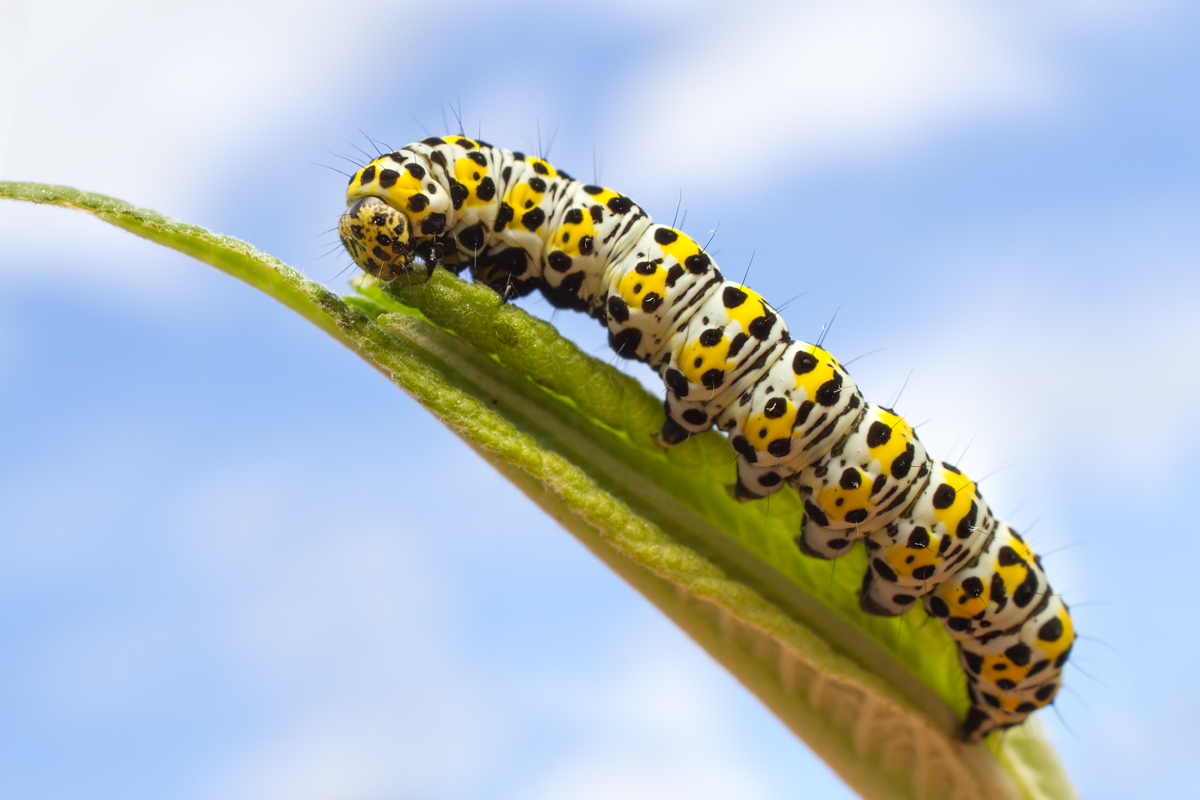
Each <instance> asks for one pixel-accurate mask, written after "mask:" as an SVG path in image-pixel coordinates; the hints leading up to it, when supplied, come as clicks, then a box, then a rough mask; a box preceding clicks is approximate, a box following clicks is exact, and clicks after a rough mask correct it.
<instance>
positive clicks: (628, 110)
mask: <svg viewBox="0 0 1200 800" xmlns="http://www.w3.org/2000/svg"><path fill="white" fill-rule="evenodd" d="M1155 5H1156V6H1157V5H1159V4H1155ZM1105 6H1106V8H1105V13H1100V12H1098V11H1096V10H1095V9H1093V8H1091V7H1090V6H1089V5H1088V4H1067V5H1065V6H1063V7H1057V8H1049V9H1048V8H1044V7H1038V6H1031V5H1028V4H1017V5H1016V6H1010V5H1009V4H983V3H959V2H954V1H953V0H907V2H902V3H897V2H888V0H855V2H839V1H838V0H811V1H810V2H798V3H778V4H774V3H766V4H753V3H749V4H748V3H740V4H736V5H731V6H727V7H721V8H710V9H709V11H710V12H711V13H709V14H707V15H700V14H697V15H694V18H696V19H702V20H703V22H702V23H700V24H694V25H693V27H691V28H687V27H684V28H683V29H682V30H681V31H679V32H678V34H677V35H675V36H671V37H664V41H663V46H662V48H661V49H659V50H658V51H657V52H656V53H655V56H656V57H655V58H654V59H653V60H652V62H651V63H650V64H649V65H647V69H645V70H642V71H639V72H638V73H637V74H636V78H635V79H634V80H631V81H630V84H629V85H628V86H627V87H624V88H625V89H626V93H625V96H624V97H623V98H622V100H623V105H624V108H625V112H624V113H622V114H620V115H619V116H617V118H616V121H615V124H614V125H613V128H612V131H611V133H610V136H609V139H610V141H615V142H618V143H619V144H620V149H621V151H622V156H623V157H624V158H626V159H628V160H629V161H631V162H632V163H633V166H632V167H630V169H631V170H632V169H637V170H643V169H645V170H651V169H652V170H653V171H654V172H655V174H658V175H662V176H663V180H664V181H666V182H667V183H670V182H671V181H670V179H671V178H676V179H684V178H685V177H686V179H687V180H688V181H689V182H690V183H692V184H695V183H697V182H709V183H712V182H728V181H729V180H730V178H731V175H730V173H729V170H731V169H732V170H736V172H735V173H734V174H736V175H737V185H738V186H739V187H741V186H745V185H747V184H752V183H754V182H756V181H757V180H759V177H758V176H766V175H778V173H780V172H782V173H784V174H786V175H793V174H796V173H798V172H800V171H802V170H804V169H806V168H809V167H811V166H812V165H813V164H816V163H822V162H827V161H842V160H862V159H864V158H867V159H870V158H874V157H878V156H890V155H892V154H894V153H896V152H898V151H903V150H904V149H906V148H911V147H913V146H916V145H920V144H923V143H927V142H930V141H936V140H937V139H938V138H939V137H940V136H942V135H944V134H946V133H947V132H951V131H953V130H955V129H956V128H960V127H962V126H964V125H969V124H971V123H975V122H979V121H990V120H999V119H1005V118H1013V117H1015V116H1021V115H1028V114H1030V113H1046V112H1049V111H1052V110H1054V109H1056V108H1058V107H1060V106H1061V105H1062V104H1063V103H1066V102H1069V97H1070V87H1069V84H1070V80H1069V76H1067V75H1066V74H1064V72H1063V70H1062V69H1060V68H1059V66H1058V65H1057V64H1056V63H1055V61H1054V60H1053V58H1051V55H1052V53H1053V47H1054V45H1055V44H1057V43H1059V42H1060V41H1061V40H1062V39H1063V38H1065V37H1067V36H1070V35H1074V33H1075V32H1076V30H1077V29H1078V28H1080V27H1087V28H1097V27H1103V28H1106V29H1113V28H1116V27H1118V26H1117V25H1116V24H1115V23H1116V22H1118V21H1119V22H1122V23H1124V22H1125V21H1126V20H1128V19H1129V18H1130V17H1131V16H1134V17H1136V16H1141V17H1147V16H1152V15H1151V14H1148V13H1147V11H1148V10H1153V9H1147V8H1146V7H1140V8H1138V9H1135V8H1134V7H1132V6H1130V5H1129V4H1128V3H1123V2H1118V1H1117V0H1114V2H1112V3H1107V4H1105ZM722 155H724V156H726V157H727V159H728V161H726V160H722V159H720V158H718V160H717V162H716V164H715V165H713V166H710V167H708V168H707V170H705V169H704V165H705V164H707V163H710V162H709V161H708V160H709V159H711V158H713V157H714V156H717V157H719V156H722Z"/></svg>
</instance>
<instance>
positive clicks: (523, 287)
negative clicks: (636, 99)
mask: <svg viewBox="0 0 1200 800" xmlns="http://www.w3.org/2000/svg"><path fill="white" fill-rule="evenodd" d="M346 201H347V209H346V211H345V212H344V213H343V214H342V217H341V220H340V222H339V225H338V230H339V234H340V235H341V239H342V242H343V243H344V245H345V247H346V249H347V251H348V252H349V254H350V255H351V257H352V258H353V259H354V261H355V263H357V264H358V265H359V266H360V267H361V268H362V269H364V270H365V271H366V272H368V273H370V274H372V275H375V276H377V277H379V278H380V279H382V280H389V279H392V278H394V277H396V276H398V275H401V274H403V273H406V272H409V271H411V270H413V269H415V268H416V267H417V264H416V262H417V260H418V259H419V260H420V261H422V262H423V264H424V267H425V268H428V269H432V268H433V267H434V266H435V265H442V266H445V267H447V268H448V269H450V270H452V271H454V272H456V273H457V272H462V271H464V270H466V271H469V272H470V274H471V276H472V278H473V279H474V280H475V281H476V282H479V283H484V284H486V285H488V286H490V287H491V288H493V289H495V290H496V291H497V292H498V293H500V294H501V295H502V296H503V297H505V298H513V297H520V296H523V295H525V294H528V293H529V292H532V291H533V290H535V289H537V290H540V291H541V292H542V293H543V294H544V295H545V297H546V298H547V300H548V301H549V302H550V303H551V304H553V305H554V306H556V307H559V308H571V309H575V310H579V311H584V312H586V313H588V314H590V315H591V316H593V317H596V318H597V319H599V320H600V321H601V322H602V323H603V324H604V325H606V327H607V328H608V332H609V343H610V344H611V345H612V347H613V349H614V350H615V351H616V352H617V353H618V354H619V355H621V356H622V357H624V358H631V359H636V360H639V361H644V362H647V363H648V364H649V365H650V366H651V367H652V368H653V369H654V370H656V371H657V372H658V374H659V375H660V377H661V378H662V380H663V383H664V384H665V385H666V400H665V402H664V406H665V410H666V420H665V421H664V423H663V427H662V431H661V433H660V434H659V437H660V439H661V440H662V442H664V443H665V444H676V443H678V442H681V441H683V440H684V439H686V438H687V437H688V436H690V435H692V434H694V433H699V432H702V431H706V430H708V429H709V428H711V427H713V426H714V425H715V426H716V427H718V428H719V429H720V430H722V431H724V432H725V433H726V434H727V435H728V436H729V439H730V443H731V444H732V446H733V449H734V451H735V452H736V453H737V475H738V479H737V484H736V486H735V487H734V492H735V494H736V496H737V497H739V498H740V499H744V500H750V499H755V498H761V497H765V496H767V495H769V494H771V493H773V492H776V491H779V490H781V489H783V488H784V486H791V487H794V488H795V489H796V490H798V491H799V492H800V494H801V496H802V498H803V501H804V508H805V520H804V523H803V527H802V529H801V530H800V531H798V532H797V535H796V542H797V545H798V546H799V547H800V549H801V550H802V551H803V552H804V553H806V554H808V555H812V556H816V557H821V558H834V557H836V556H838V555H841V554H843V553H845V552H848V551H849V549H850V548H851V547H852V546H853V545H854V544H855V543H856V542H858V541H864V543H865V546H866V548H867V551H868V556H869V558H868V564H869V566H868V569H867V572H866V574H865V575H864V577H863V584H862V592H861V596H860V604H861V606H862V608H863V610H864V611H866V612H868V613H872V614H880V615H897V614H901V613H903V612H904V611H906V610H907V609H909V608H912V607H913V606H914V605H916V604H918V601H920V602H921V603H922V604H923V605H924V607H925V610H926V611H927V612H928V613H929V614H930V616H933V617H935V618H937V619H940V620H942V622H943V624H944V626H945V628H946V630H947V631H948V632H949V633H950V635H951V636H952V637H953V638H954V639H955V640H956V641H957V642H958V645H959V656H960V661H961V663H962V665H963V669H964V672H965V674H966V683H967V694H968V697H969V698H970V701H971V708H970V711H969V713H968V716H967V718H966V720H965V721H964V722H963V724H962V726H961V727H960V729H959V735H960V737H961V738H963V739H964V740H966V741H968V742H975V741H979V740H980V739H981V738H983V737H984V736H985V735H987V734H988V733H990V732H991V731H993V730H997V729H1002V728H1006V727H1009V726H1012V725H1016V724H1018V723H1020V722H1021V721H1022V720H1024V719H1025V718H1026V717H1027V716H1028V715H1029V714H1030V713H1031V712H1032V711H1034V710H1036V709H1038V708H1041V707H1043V706H1045V705H1047V704H1049V703H1050V702H1052V701H1053V699H1054V696H1055V694H1056V693H1057V691H1058V689H1059V687H1060V686H1061V682H1062V669H1063V665H1064V664H1065V663H1066V660H1067V658H1068V657H1069V655H1070V651H1071V646H1072V643H1073V642H1074V639H1075V633H1074V628H1073V626H1072V624H1071V619H1070V615H1069V613H1068V611H1067V607H1066V605H1065V604H1064V603H1063V602H1062V600H1061V598H1059V597H1058V596H1057V595H1056V594H1054V593H1053V592H1052V590H1051V589H1050V586H1049V584H1048V582H1047V580H1046V577H1045V574H1044V572H1043V570H1042V567H1041V562H1040V560H1039V559H1038V557H1037V556H1036V555H1034V554H1033V552H1032V551H1031V550H1030V548H1029V547H1028V545H1026V543H1025V542H1024V541H1023V540H1022V539H1021V537H1020V536H1019V535H1018V534H1017V533H1016V531H1014V530H1013V529H1012V528H1011V527H1010V526H1008V525H1007V524H1005V523H1003V522H999V521H998V520H996V518H995V516H994V515H993V514H992V512H991V510H990V509H989V508H988V505H987V503H986V502H985V501H984V499H983V497H982V496H981V495H980V494H979V491H978V488H977V486H976V485H975V483H974V482H972V481H971V480H970V479H969V478H967V476H966V475H964V474H962V472H961V471H959V470H958V469H957V468H956V467H954V466H952V465H949V464H944V463H940V462H936V461H934V460H933V459H932V458H931V457H930V456H929V454H928V453H927V452H926V450H925V447H924V446H923V445H922V444H921V442H920V440H919V439H918V437H917V435H916V433H915V431H914V430H913V429H912V428H911V427H910V426H909V425H908V424H907V423H906V422H905V421H904V420H903V419H901V418H900V417H898V416H897V415H896V414H895V413H894V412H893V411H891V410H890V409H887V408H883V407H881V406H878V405H875V404H873V403H869V402H867V401H866V400H864V398H863V397H862V395H861V394H860V393H859V390H858V387H857V385H856V384H855V382H854V380H853V379H852V378H851V377H850V375H849V374H848V373H847V372H846V371H845V369H844V368H843V367H842V365H841V364H840V363H839V362H838V361H837V359H836V358H834V357H833V356H832V355H830V354H829V353H827V352H826V351H825V350H823V349H821V348H820V347H819V346H817V345H813V344H808V343H806V342H801V341H797V340H794V339H792V337H791V336H790V334H789V333H788V330H787V326H786V325H785V324H784V322H783V320H782V319H781V318H780V316H779V314H778V313H777V312H776V310H775V309H774V308H773V307H772V306H771V305H770V304H769V303H767V301H766V300H764V299H763V298H762V297H760V296H759V295H758V294H757V293H755V292H754V291H753V290H751V289H749V288H747V287H745V286H741V285H739V284H737V283H734V282H732V281H726V280H725V279H724V277H723V276H722V275H721V272H720V270H719V269H718V268H717V265H716V264H715V263H714V262H713V261H712V259H711V258H710V257H709V255H708V254H707V253H706V252H705V251H704V249H703V248H702V247H700V245H699V244H697V243H696V242H695V241H694V240H693V239H691V238H690V237H688V236H687V235H686V234H684V233H682V232H680V231H678V230H675V229H674V228H671V227H668V226H665V225H660V224H656V223H654V222H653V221H652V220H651V219H650V217H649V216H648V215H647V214H646V212H645V211H643V210H642V208H641V207H640V206H638V205H637V204H636V203H634V202H633V201H632V200H631V199H629V198H628V197H626V196H624V195H621V194H619V193H617V192H614V191H612V190H610V189H606V188H603V187H599V186H591V185H585V184H582V183H580V182H579V181H576V180H574V179H572V178H571V177H570V176H568V175H567V174H566V173H563V172H562V171H560V170H557V169H555V168H554V167H553V166H552V165H551V164H549V163H548V162H546V161H545V160H543V159H540V158H533V157H530V156H525V155H523V154H521V153H519V152H514V151H511V150H503V149H500V148H496V147H492V146H491V145H488V144H486V143H483V142H478V141H474V140H471V139H468V138H466V137H464V136H447V137H442V138H437V137H431V138H428V139H425V140H423V141H421V142H418V143H416V144H412V145H408V146H407V147H404V148H402V149H400V150H398V151H396V152H394V153H388V154H386V155H383V156H380V157H379V158H377V159H375V160H373V161H372V162H371V163H369V164H367V165H366V166H365V167H363V168H362V169H360V170H358V172H356V173H355V175H354V176H353V177H352V178H351V181H350V186H349V188H348V190H347V194H346Z"/></svg>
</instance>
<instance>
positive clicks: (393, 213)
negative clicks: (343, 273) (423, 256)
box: [338, 196, 414, 281]
mask: <svg viewBox="0 0 1200 800" xmlns="http://www.w3.org/2000/svg"><path fill="white" fill-rule="evenodd" d="M410 233H411V226H410V225H409V223H408V220H407V219H406V218H405V216H404V215H403V214H401V213H400V212H399V211H397V210H396V209H394V208H392V207H391V206H390V205H388V204H387V203H385V202H383V201H382V200H380V199H379V198H378V197H370V196H368V197H360V198H358V199H357V200H355V201H354V202H353V203H351V204H350V207H349V208H347V209H346V211H345V212H344V213H343V214H342V218H341V219H340V220H338V234H339V235H340V236H341V237H342V244H343V245H344V246H345V248H346V252H347V253H349V254H350V257H351V258H353V259H354V263H355V264H358V266H359V267H361V268H362V269H363V270H364V271H365V272H367V273H369V274H371V275H374V276H376V277H377V278H379V279H380V280H385V281H387V280H391V279H392V278H394V277H396V275H398V274H400V273H402V272H408V271H409V270H410V269H411V268H412V262H413V255H414V254H413V248H412V247H410V246H409V238H410Z"/></svg>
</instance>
